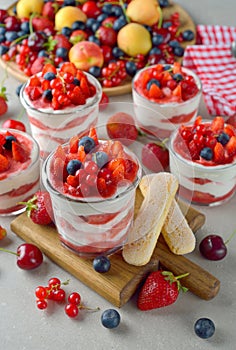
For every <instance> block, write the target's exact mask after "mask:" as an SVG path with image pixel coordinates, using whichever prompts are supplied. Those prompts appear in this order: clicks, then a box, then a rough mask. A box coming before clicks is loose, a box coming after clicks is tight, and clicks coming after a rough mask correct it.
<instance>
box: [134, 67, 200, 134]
mask: <svg viewBox="0 0 236 350" xmlns="http://www.w3.org/2000/svg"><path fill="white" fill-rule="evenodd" d="M132 94H133V100H134V110H135V116H136V122H137V125H138V127H139V128H140V129H141V130H142V131H143V132H145V133H147V134H148V135H149V136H153V137H154V138H160V139H163V138H166V137H169V136H170V134H171V132H172V131H173V130H176V128H178V127H179V126H180V125H181V124H182V123H188V122H193V121H194V119H195V117H196V116H197V111H198V107H199V103H200V98H201V82H200V80H199V78H198V76H197V75H196V74H195V73H194V72H192V71H191V70H189V69H186V68H183V67H181V65H180V64H179V63H177V62H176V63H174V64H173V65H166V64H165V65H162V64H156V65H154V66H150V67H146V68H144V69H142V70H140V71H139V72H138V73H137V74H136V75H135V77H134V79H133V82H132Z"/></svg>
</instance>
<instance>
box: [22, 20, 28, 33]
mask: <svg viewBox="0 0 236 350" xmlns="http://www.w3.org/2000/svg"><path fill="white" fill-rule="evenodd" d="M20 29H21V30H22V31H23V32H24V33H25V34H29V33H30V24H29V22H28V21H24V22H22V23H21V25H20Z"/></svg>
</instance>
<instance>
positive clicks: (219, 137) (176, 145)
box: [169, 116, 236, 206]
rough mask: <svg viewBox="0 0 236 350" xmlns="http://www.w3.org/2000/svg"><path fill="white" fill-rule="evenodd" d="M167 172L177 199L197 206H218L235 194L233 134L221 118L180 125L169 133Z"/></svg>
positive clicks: (234, 134) (235, 156) (235, 147)
mask: <svg viewBox="0 0 236 350" xmlns="http://www.w3.org/2000/svg"><path fill="white" fill-rule="evenodd" d="M169 146H170V147H169V150H170V170H171V172H172V173H173V174H175V175H176V176H177V178H178V180H179V183H180V191H179V195H180V196H181V197H183V198H184V199H186V200H188V201H191V202H192V203H195V204H199V205H209V206H213V205H218V204H221V203H223V202H225V201H226V200H229V199H230V198H231V197H232V196H233V195H234V193H235V190H236V130H235V128H234V127H233V126H232V125H229V124H226V123H225V122H224V119H223V118H222V117H215V118H214V119H213V120H212V121H209V120H208V121H206V120H205V121H203V120H202V118H201V117H200V116H199V117H197V119H196V121H195V123H194V124H191V125H183V126H181V127H180V128H179V129H178V130H177V131H176V132H174V133H173V135H172V137H171V140H170V145H169Z"/></svg>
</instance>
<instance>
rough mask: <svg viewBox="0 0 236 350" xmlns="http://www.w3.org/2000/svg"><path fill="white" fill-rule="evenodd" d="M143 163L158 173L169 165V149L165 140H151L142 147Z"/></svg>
mask: <svg viewBox="0 0 236 350" xmlns="http://www.w3.org/2000/svg"><path fill="white" fill-rule="evenodd" d="M142 163H143V165H144V166H145V167H146V168H148V169H149V170H151V171H153V172H155V173H157V172H160V171H163V170H166V169H167V168H168V166H169V151H168V149H167V147H166V146H165V142H164V141H162V142H150V143H147V144H146V145H144V146H143V148H142Z"/></svg>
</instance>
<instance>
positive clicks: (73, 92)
mask: <svg viewBox="0 0 236 350" xmlns="http://www.w3.org/2000/svg"><path fill="white" fill-rule="evenodd" d="M25 93H26V94H27V95H28V96H29V98H30V100H31V101H32V102H34V101H38V100H41V101H42V105H43V106H45V107H47V106H50V107H52V108H53V109H54V110H58V109H63V108H66V107H68V106H80V105H84V104H86V102H87V99H89V98H91V97H93V96H95V94H96V87H95V86H94V85H93V84H92V83H91V82H90V81H89V79H88V77H87V75H86V74H85V73H84V72H82V71H81V70H78V69H77V68H76V67H75V65H74V64H73V63H71V62H65V63H63V64H62V65H61V67H60V68H58V69H56V68H55V67H54V66H53V65H52V64H50V63H48V64H45V66H44V67H43V69H42V73H41V74H38V75H37V74H36V75H33V76H32V77H31V78H30V80H29V83H28V85H27V86H26V88H25Z"/></svg>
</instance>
